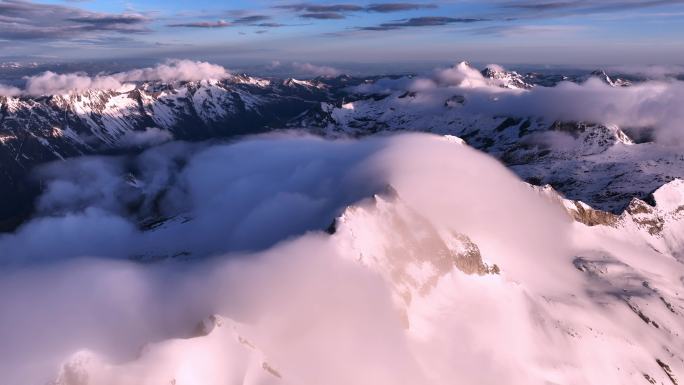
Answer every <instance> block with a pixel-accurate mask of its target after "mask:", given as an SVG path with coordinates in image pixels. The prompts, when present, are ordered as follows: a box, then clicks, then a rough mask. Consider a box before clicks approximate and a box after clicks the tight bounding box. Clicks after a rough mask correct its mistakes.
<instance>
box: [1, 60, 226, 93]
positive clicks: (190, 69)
mask: <svg viewBox="0 0 684 385" xmlns="http://www.w3.org/2000/svg"><path fill="white" fill-rule="evenodd" d="M228 75H229V73H228V70H226V69H225V68H223V67H221V66H219V65H216V64H211V63H207V62H200V61H191V60H171V61H168V62H167V63H164V64H159V65H157V66H155V67H148V68H141V69H134V70H130V71H126V72H119V73H115V74H111V75H95V76H89V75H87V74H82V73H68V74H57V73H54V72H52V71H46V72H43V73H42V74H40V75H35V76H29V77H27V78H25V80H26V86H25V87H24V89H23V90H20V89H19V88H16V87H7V86H1V85H0V96H19V95H27V96H41V95H57V94H67V93H70V92H79V91H87V90H116V89H119V88H121V87H122V86H123V85H124V84H125V83H128V82H140V81H153V80H155V81H162V82H179V81H199V80H208V79H222V78H225V77H226V76H228Z"/></svg>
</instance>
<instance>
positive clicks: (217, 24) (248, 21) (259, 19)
mask: <svg viewBox="0 0 684 385" xmlns="http://www.w3.org/2000/svg"><path fill="white" fill-rule="evenodd" d="M270 19H271V17H270V16H267V15H249V16H242V17H239V18H237V19H233V20H231V21H226V20H218V21H196V22H190V23H171V24H167V26H168V27H184V28H226V27H235V26H238V25H250V26H258V27H264V28H269V27H280V26H282V25H281V24H279V23H266V22H265V21H266V20H270Z"/></svg>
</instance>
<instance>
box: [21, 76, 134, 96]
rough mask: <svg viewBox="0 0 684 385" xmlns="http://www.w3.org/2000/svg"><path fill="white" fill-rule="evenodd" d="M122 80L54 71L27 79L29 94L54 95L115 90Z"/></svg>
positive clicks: (26, 90)
mask: <svg viewBox="0 0 684 385" xmlns="http://www.w3.org/2000/svg"><path fill="white" fill-rule="evenodd" d="M121 85H122V84H121V82H120V81H119V80H117V79H116V78H115V77H112V76H94V77H90V76H88V75H84V74H76V73H73V74H56V73H54V72H52V71H46V72H43V73H42V74H40V75H36V76H31V77H29V78H27V79H26V89H25V91H24V93H25V94H27V95H33V96H38V95H53V94H61V93H68V92H71V91H85V90H103V89H111V90H115V89H118V88H120V87H121Z"/></svg>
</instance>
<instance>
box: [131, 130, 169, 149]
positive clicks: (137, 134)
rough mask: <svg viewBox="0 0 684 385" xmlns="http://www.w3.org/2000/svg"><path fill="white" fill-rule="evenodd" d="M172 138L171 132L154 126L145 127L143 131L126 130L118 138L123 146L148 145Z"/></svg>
mask: <svg viewBox="0 0 684 385" xmlns="http://www.w3.org/2000/svg"><path fill="white" fill-rule="evenodd" d="M171 140H173V134H171V133H170V132H169V131H164V130H161V129H159V128H156V127H147V128H145V130H144V131H127V132H126V134H125V135H124V136H122V137H121V138H120V139H119V145H120V146H123V147H149V146H154V145H158V144H161V143H164V142H168V141H171Z"/></svg>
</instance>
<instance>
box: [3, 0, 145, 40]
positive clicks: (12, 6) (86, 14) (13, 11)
mask: <svg viewBox="0 0 684 385" xmlns="http://www.w3.org/2000/svg"><path fill="white" fill-rule="evenodd" d="M0 15H1V16H0V39H7V40H58V39H59V40H61V39H76V38H82V37H88V36H97V35H103V34H108V33H118V34H135V33H144V32H149V29H148V28H147V27H146V25H147V24H148V23H149V22H150V21H151V20H150V18H148V17H147V16H145V15H142V14H138V13H121V14H114V13H101V12H91V11H85V10H82V9H78V8H73V7H69V6H63V5H53V4H40V3H33V2H29V1H18V0H8V1H3V2H2V3H0Z"/></svg>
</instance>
